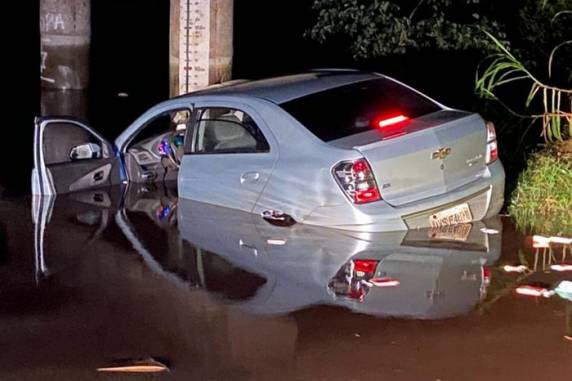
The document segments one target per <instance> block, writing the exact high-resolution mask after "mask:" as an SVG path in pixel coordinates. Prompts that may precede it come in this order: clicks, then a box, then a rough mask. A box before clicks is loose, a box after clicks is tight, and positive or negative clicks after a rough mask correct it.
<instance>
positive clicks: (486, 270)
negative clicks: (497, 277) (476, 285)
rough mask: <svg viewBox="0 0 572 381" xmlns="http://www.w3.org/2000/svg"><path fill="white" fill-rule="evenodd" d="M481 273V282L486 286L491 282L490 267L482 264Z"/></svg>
mask: <svg viewBox="0 0 572 381" xmlns="http://www.w3.org/2000/svg"><path fill="white" fill-rule="evenodd" d="M482 273H483V283H485V284H486V285H487V286H488V285H489V284H491V278H492V272H491V269H490V267H485V266H483V269H482Z"/></svg>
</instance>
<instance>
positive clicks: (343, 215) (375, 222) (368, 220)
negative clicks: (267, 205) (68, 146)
mask: <svg viewBox="0 0 572 381" xmlns="http://www.w3.org/2000/svg"><path fill="white" fill-rule="evenodd" d="M504 185H505V172H504V168H503V166H502V163H501V162H500V160H497V161H496V162H494V163H493V164H491V165H489V166H488V167H487V169H486V172H485V173H484V175H483V176H482V177H480V178H479V179H477V180H475V181H473V182H471V183H469V184H466V185H464V186H462V187H460V188H457V189H455V190H453V191H451V192H448V193H445V194H442V195H439V196H435V197H431V198H427V199H424V200H420V201H416V202H412V203H409V204H406V205H401V206H399V207H393V206H391V205H389V204H387V203H386V202H384V201H379V202H374V203H371V204H366V205H359V206H356V205H353V204H350V203H349V202H347V203H345V204H343V205H336V206H322V207H319V208H317V209H315V210H314V211H312V213H311V214H310V215H309V216H307V217H306V218H304V220H303V221H300V222H303V223H305V224H309V225H320V226H327V227H331V228H337V229H344V230H354V231H367V232H381V231H396V230H407V229H418V228H424V227H428V226H429V216H430V215H431V214H433V213H435V212H437V211H439V210H443V209H447V208H449V207H451V206H453V205H456V204H459V203H462V202H466V203H468V204H469V208H470V209H471V213H472V215H473V219H474V220H475V221H478V220H482V219H485V218H489V217H492V216H494V215H496V214H498V213H499V211H500V210H501V208H502V206H503V204H504Z"/></svg>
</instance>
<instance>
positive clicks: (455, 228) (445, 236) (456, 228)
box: [429, 224, 473, 242]
mask: <svg viewBox="0 0 572 381" xmlns="http://www.w3.org/2000/svg"><path fill="white" fill-rule="evenodd" d="M472 227H473V225H471V224H455V225H445V226H439V227H432V228H431V229H429V238H430V239H436V240H447V241H462V242H465V241H466V240H467V238H469V234H471V229H472Z"/></svg>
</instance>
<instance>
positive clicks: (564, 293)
mask: <svg viewBox="0 0 572 381" xmlns="http://www.w3.org/2000/svg"><path fill="white" fill-rule="evenodd" d="M554 291H555V292H556V294H558V296H560V297H561V298H563V299H568V300H570V301H571V302H572V282H570V281H568V280H563V281H562V282H560V283H559V284H558V286H556V288H555V289H554Z"/></svg>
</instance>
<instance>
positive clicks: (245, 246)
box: [238, 239, 258, 256]
mask: <svg viewBox="0 0 572 381" xmlns="http://www.w3.org/2000/svg"><path fill="white" fill-rule="evenodd" d="M238 245H239V246H240V248H241V249H242V248H244V249H248V250H251V251H252V253H253V254H254V256H258V249H257V248H256V247H254V246H252V245H249V244H247V243H245V242H244V241H243V240H241V239H240V240H238Z"/></svg>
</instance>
